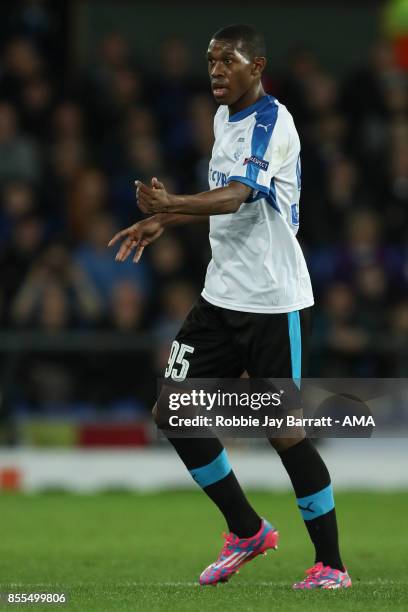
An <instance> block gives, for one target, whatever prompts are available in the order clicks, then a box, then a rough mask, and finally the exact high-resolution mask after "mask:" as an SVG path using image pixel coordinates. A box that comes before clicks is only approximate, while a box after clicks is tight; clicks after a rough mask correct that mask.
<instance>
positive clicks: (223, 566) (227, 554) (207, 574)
mask: <svg viewBox="0 0 408 612" xmlns="http://www.w3.org/2000/svg"><path fill="white" fill-rule="evenodd" d="M224 538H225V542H224V546H223V547H222V550H221V553H220V555H219V557H218V559H217V560H216V561H214V563H211V565H209V566H208V567H207V568H206V569H205V570H204V571H203V573H202V574H201V576H200V584H202V585H206V584H211V585H214V586H215V585H216V584H218V582H228V580H229V579H230V578H231V576H233V575H234V574H236V573H237V572H238V570H239V569H240V568H241V567H242V566H243V565H245V563H248V561H251V560H252V559H255V557H257V556H258V555H262V554H266V551H267V550H268V549H269V548H272V549H273V550H276V549H277V548H278V540H279V533H278V532H277V531H276V529H275V528H274V527H272V525H270V523H268V521H265V519H262V523H261V527H260V529H259V531H258V532H257V533H256V534H255V535H254V536H252V537H251V538H238V536H236V535H235V534H233V533H229V534H228V535H227V534H225V533H224Z"/></svg>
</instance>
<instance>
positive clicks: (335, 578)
mask: <svg viewBox="0 0 408 612" xmlns="http://www.w3.org/2000/svg"><path fill="white" fill-rule="evenodd" d="M305 573H306V578H304V579H303V580H301V581H300V582H295V584H294V585H293V588H294V589H296V590H306V591H307V590H312V589H328V590H332V589H348V588H349V587H351V578H350V576H349V575H348V573H347V570H346V569H345V570H344V572H341V571H340V570H338V569H332V568H331V567H329V566H328V565H326V566H325V565H323V563H321V562H319V563H316V565H314V566H313V567H311V568H309V569H308V570H306V572H305Z"/></svg>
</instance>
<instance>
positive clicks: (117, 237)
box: [108, 228, 130, 247]
mask: <svg viewBox="0 0 408 612" xmlns="http://www.w3.org/2000/svg"><path fill="white" fill-rule="evenodd" d="M129 231H130V230H129V228H126V229H124V230H121V231H120V232H117V233H116V234H115V235H114V237H113V238H111V239H110V240H109V242H108V247H111V246H113V245H114V244H116V243H117V241H118V240H120V239H121V238H124V237H125V236H127V235H128V234H129Z"/></svg>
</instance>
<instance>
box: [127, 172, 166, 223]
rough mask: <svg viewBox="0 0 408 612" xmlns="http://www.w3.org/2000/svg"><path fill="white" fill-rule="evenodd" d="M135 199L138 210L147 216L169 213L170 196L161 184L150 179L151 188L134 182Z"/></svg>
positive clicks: (139, 182) (154, 178)
mask: <svg viewBox="0 0 408 612" xmlns="http://www.w3.org/2000/svg"><path fill="white" fill-rule="evenodd" d="M135 185H136V199H137V205H138V206H139V208H140V210H141V211H142V212H144V213H147V214H155V213H159V212H169V209H170V206H171V199H170V195H169V194H168V193H167V191H166V188H165V186H164V185H163V183H160V181H158V180H157V178H156V177H155V176H154V177H153V178H152V186H151V187H148V186H147V185H145V184H144V183H142V181H135Z"/></svg>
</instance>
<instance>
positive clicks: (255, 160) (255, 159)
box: [244, 155, 269, 171]
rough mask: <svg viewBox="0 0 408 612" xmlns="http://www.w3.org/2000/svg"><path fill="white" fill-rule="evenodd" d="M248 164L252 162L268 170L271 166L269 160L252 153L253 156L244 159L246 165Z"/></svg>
mask: <svg viewBox="0 0 408 612" xmlns="http://www.w3.org/2000/svg"><path fill="white" fill-rule="evenodd" d="M246 164H252V165H253V166H257V168H260V169H261V170H265V171H266V170H267V169H268V166H269V162H267V161H265V160H264V159H259V157H255V155H251V157H246V158H245V160H244V166H246Z"/></svg>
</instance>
